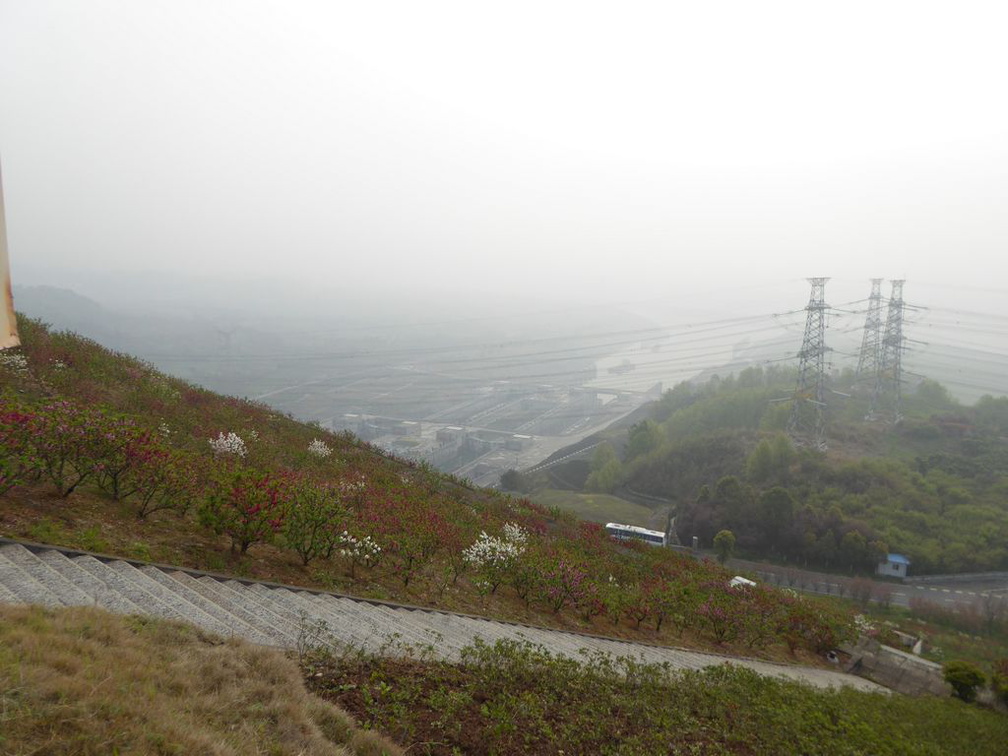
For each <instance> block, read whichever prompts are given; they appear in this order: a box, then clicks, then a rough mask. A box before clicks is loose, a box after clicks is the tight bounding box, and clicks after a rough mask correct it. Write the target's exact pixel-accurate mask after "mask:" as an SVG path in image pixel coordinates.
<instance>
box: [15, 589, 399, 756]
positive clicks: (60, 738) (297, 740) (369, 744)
mask: <svg viewBox="0 0 1008 756" xmlns="http://www.w3.org/2000/svg"><path fill="white" fill-rule="evenodd" d="M0 753H4V754H11V755H12V756H14V755H15V754H17V755H19V756H22V755H24V756H27V754H111V753H118V754H127V753H129V754H236V755H238V754H303V755H304V756H310V755H315V754H318V755H321V754H382V753H387V754H400V753H402V751H401V750H400V749H399V748H397V747H396V746H394V745H393V744H392V743H391V742H390V741H388V740H386V739H385V738H383V737H381V736H380V735H378V734H376V733H372V732H366V731H363V730H360V729H358V727H357V725H356V723H355V721H354V720H353V718H352V717H351V716H350V715H348V714H346V713H345V712H343V711H342V710H340V709H338V708H336V707H334V706H332V705H330V704H327V703H325V702H323V701H321V700H319V699H317V698H314V697H313V696H311V695H310V694H309V693H307V691H306V690H305V687H304V683H303V681H302V678H301V673H300V671H299V669H298V666H297V664H296V663H295V662H294V661H293V660H291V659H289V658H287V657H285V656H284V655H283V654H282V653H281V652H279V651H277V650H275V649H266V648H260V647H256V646H252V645H250V644H248V643H245V642H243V641H237V640H222V639H221V638H218V637H216V636H213V635H209V634H207V633H204V632H202V631H200V630H198V629H196V628H193V627H191V626H188V625H183V624H180V623H171V622H165V621H161V620H152V619H148V618H141V617H135V616H134V617H118V616H114V615H111V614H108V613H106V612H103V611H101V610H98V609H91V608H74V609H64V610H57V611H54V610H48V609H42V608H39V607H25V606H0Z"/></svg>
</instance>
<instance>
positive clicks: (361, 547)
mask: <svg viewBox="0 0 1008 756" xmlns="http://www.w3.org/2000/svg"><path fill="white" fill-rule="evenodd" d="M339 542H340V544H341V545H342V546H343V547H344V548H342V549H340V556H345V557H349V558H350V559H353V560H354V561H357V562H362V563H363V564H365V565H367V566H371V564H373V563H375V562H377V561H378V555H379V554H381V546H379V545H378V543H377V542H376V541H375V540H374V539H373V538H372V537H371V536H364V537H363V538H357V537H356V536H353V535H350V534H349V533H348V532H347V531H345V530H344V531H343V535H341V536H340V538H339Z"/></svg>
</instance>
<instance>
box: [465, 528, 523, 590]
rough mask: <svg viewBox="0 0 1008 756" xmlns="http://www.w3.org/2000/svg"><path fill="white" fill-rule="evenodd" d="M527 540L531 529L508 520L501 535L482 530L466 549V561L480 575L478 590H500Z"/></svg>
mask: <svg viewBox="0 0 1008 756" xmlns="http://www.w3.org/2000/svg"><path fill="white" fill-rule="evenodd" d="M527 540H528V533H527V531H525V529H524V528H522V527H521V526H520V525H517V524H515V523H513V522H509V523H505V525H504V527H503V528H502V529H501V536H500V537H496V536H491V535H488V534H487V533H486V531H483V532H481V533H480V534H479V538H477V539H476V542H475V543H474V544H472V545H471V546H469V548H467V549H465V550H464V551H463V552H462V558H463V559H464V560H465V562H466V564H467V565H469V566H470V567H472V569H473V570H474V571H475V572H476V574H477V575H478V578H477V580H476V581H475V583H476V587H477V589H479V590H480V591H481V592H486V591H489V592H490V593H496V592H497V587H498V586H499V585H500V583H501V581H502V580H504V578H505V576H506V575H507V573H508V570H509V569H510V568H511V567H512V565H513V564H514V563H515V562H516V561H517V560H518V558H519V557H520V556H521V555H522V553H523V552H524V551H525V543H526V541H527Z"/></svg>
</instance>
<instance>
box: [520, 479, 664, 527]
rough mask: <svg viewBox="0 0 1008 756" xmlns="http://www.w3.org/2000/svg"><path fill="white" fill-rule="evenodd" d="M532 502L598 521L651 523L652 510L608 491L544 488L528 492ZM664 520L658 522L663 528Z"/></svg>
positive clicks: (627, 523)
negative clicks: (532, 492) (600, 492)
mask: <svg viewBox="0 0 1008 756" xmlns="http://www.w3.org/2000/svg"><path fill="white" fill-rule="evenodd" d="M530 498H531V499H532V501H534V502H535V503H536V504H538V505H540V506H542V507H546V508H548V509H549V508H554V507H555V508H557V509H562V510H566V511H568V512H573V513H574V514H575V515H577V517H578V518H579V519H581V520H588V521H589V522H599V523H602V524H603V525H604V524H605V523H607V522H621V523H623V524H625V525H638V526H640V527H642V528H650V527H654V522H653V517H654V512H653V511H652V510H650V509H648V508H647V507H645V506H641V505H640V504H635V503H633V502H632V501H626V500H625V499H620V498H619V497H617V496H612V495H610V494H598V493H577V492H576V491H561V490H558V489H555V488H546V489H543V490H541V491H536V492H535V493H534V494H532V495H531V496H530ZM664 524H665V523H664V522H663V523H661V525H662V528H661V529H664Z"/></svg>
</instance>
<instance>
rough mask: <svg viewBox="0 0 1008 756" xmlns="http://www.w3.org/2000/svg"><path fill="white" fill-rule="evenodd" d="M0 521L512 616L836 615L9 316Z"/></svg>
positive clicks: (700, 622) (687, 620)
mask: <svg viewBox="0 0 1008 756" xmlns="http://www.w3.org/2000/svg"><path fill="white" fill-rule="evenodd" d="M20 327H21V333H22V339H23V345H24V346H23V349H22V352H21V354H22V356H23V357H24V360H22V361H20V362H19V363H18V366H17V367H16V369H15V368H0V371H2V375H0V378H3V379H4V383H3V387H2V389H0V447H2V448H3V450H4V457H3V459H4V465H3V475H4V476H5V477H4V481H5V483H4V486H3V489H0V490H5V493H4V494H3V497H4V498H3V499H0V504H2V506H0V533H2V534H6V535H11V536H15V537H21V538H28V539H31V540H35V541H43V542H47V543H53V544H57V545H66V546H72V547H80V548H84V549H87V550H95V551H103V552H113V553H115V554H116V555H119V556H126V557H134V558H140V559H153V560H156V561H163V562H168V563H173V564H179V565H183V566H191V567H195V568H199V569H210V570H214V571H220V572H227V573H231V574H240V575H248V576H251V577H259V578H265V579H271V580H279V581H283V582H290V583H296V584H299V585H307V586H316V587H322V588H330V589H339V590H343V591H346V592H350V593H355V594H364V595H371V596H376V597H380V598H394V599H399V600H404V601H408V602H410V603H420V604H427V605H437V606H442V607H446V608H452V609H459V610H463V611H470V612H474V613H479V614H490V615H493V616H497V617H505V618H512V619H519V620H522V621H526V622H534V623H537V624H546V625H552V626H558V627H568V628H576V629H580V630H587V631H591V632H597V633H601V634H608V635H617V636H624V637H636V638H641V639H646V640H649V641H655V642H664V643H675V644H681V645H690V646H700V647H707V648H711V647H714V648H717V649H719V650H725V651H733V650H735V651H740V652H744V653H747V654H753V655H760V656H767V657H770V658H778V659H800V660H814V659H821V657H822V655H823V654H824V653H825V652H826V651H827V650H829V649H831V648H833V647H834V646H836V645H837V644H839V643H841V642H843V641H844V640H846V639H849V638H850V637H851V635H852V632H853V624H852V619H851V615H850V614H849V613H846V612H844V611H842V610H838V609H837V608H835V607H833V606H831V605H829V604H827V603H823V602H819V601H816V600H813V599H799V598H796V597H794V596H789V595H786V594H785V593H782V592H779V591H776V590H773V589H771V588H768V587H765V586H762V587H757V588H750V589H731V588H729V587H728V579H729V578H730V575H729V574H728V573H726V572H724V570H722V569H721V567H719V566H718V565H716V564H714V563H711V562H704V561H696V560H693V559H691V558H687V557H683V556H681V555H678V554H675V553H673V552H671V551H669V550H667V549H655V548H651V547H647V546H644V545H640V544H622V545H621V544H617V543H616V542H614V541H613V540H612V539H610V538H609V537H608V536H607V535H606V534H605V532H604V530H603V528H602V527H601V526H600V525H598V524H597V523H586V522H581V521H579V520H577V519H576V518H574V517H573V516H571V515H569V514H565V513H563V512H559V511H556V510H553V511H550V510H545V509H543V508H542V507H540V506H537V505H535V504H533V503H532V502H530V501H528V500H527V499H522V498H514V497H509V496H505V495H501V494H499V493H495V492H492V491H484V490H475V489H473V488H472V487H470V486H467V485H466V484H465V483H464V482H463V481H458V480H453V479H451V478H448V477H445V476H443V475H441V474H439V473H437V472H436V471H434V470H432V469H430V468H427V467H424V466H422V465H416V464H410V463H407V462H405V461H403V460H399V459H395V458H393V457H390V456H389V455H387V454H384V453H381V452H380V451H379V450H377V449H374V448H372V447H370V446H368V445H367V444H364V443H362V442H360V441H359V440H358V439H356V438H354V437H352V436H349V435H346V434H341V435H337V434H333V433H330V432H328V431H325V430H324V429H322V428H319V427H312V426H308V425H305V424H302V423H298V422H295V421H294V420H293V419H291V418H287V417H283V416H280V415H277V414H276V413H275V412H273V411H271V410H270V409H269V408H268V407H265V406H264V405H259V404H255V403H252V402H246V401H241V400H237V399H233V398H227V397H218V396H216V395H214V394H212V393H211V392H207V391H203V390H201V389H198V388H196V387H193V386H191V385H188V384H185V383H184V382H182V381H178V380H174V379H171V378H168V377H166V376H164V375H162V374H160V373H158V372H157V371H156V370H154V369H153V368H151V367H150V366H149V365H145V364H143V363H141V362H139V361H137V360H134V359H131V358H129V357H126V356H123V355H117V354H114V353H112V352H109V351H108V350H105V349H103V348H102V347H100V346H99V345H97V344H95V343H93V342H89V341H87V340H83V339H80V338H78V337H75V336H73V335H71V334H65V333H52V332H50V331H49V330H48V329H47V328H45V327H44V326H42V325H41V324H39V323H37V322H34V321H29V320H25V319H22V320H21V322H20Z"/></svg>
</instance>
